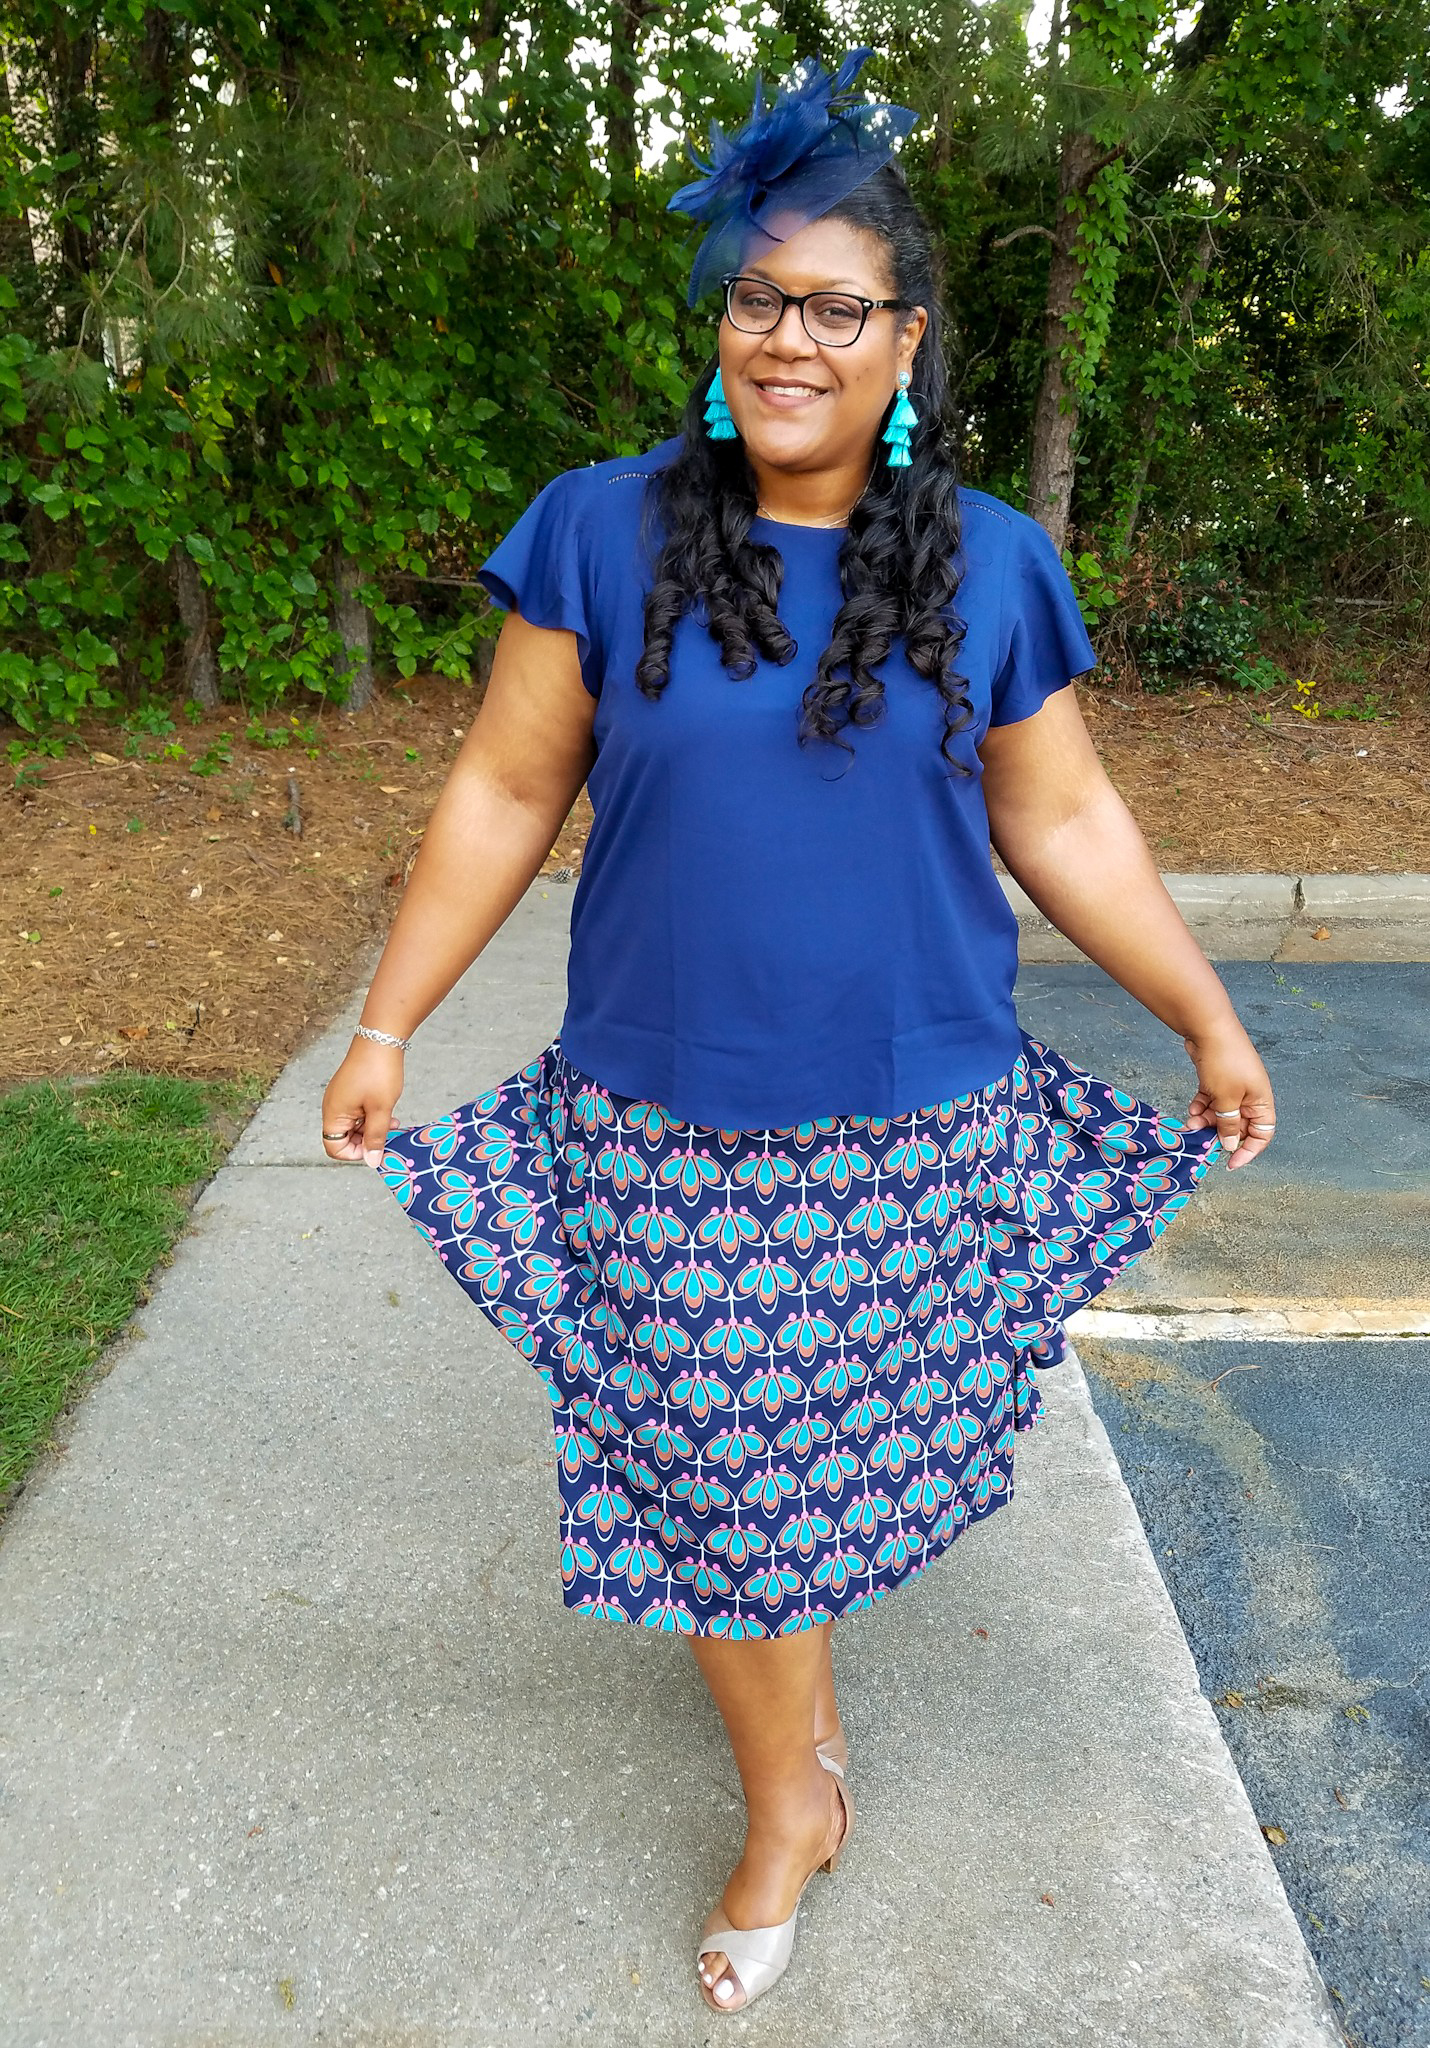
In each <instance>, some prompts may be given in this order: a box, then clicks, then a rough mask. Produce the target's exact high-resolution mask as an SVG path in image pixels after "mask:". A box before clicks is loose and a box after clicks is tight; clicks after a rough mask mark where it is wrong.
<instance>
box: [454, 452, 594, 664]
mask: <svg viewBox="0 0 1430 2048" xmlns="http://www.w3.org/2000/svg"><path fill="white" fill-rule="evenodd" d="M579 480H580V472H579V471H577V470H565V471H563V473H562V474H561V475H560V476H556V477H553V478H552V479H551V482H550V483H549V484H548V485H547V486H546V488H545V490H543V491H541V492H539V493H538V495H537V496H536V497H535V498H533V499H532V501H531V503H530V504H529V505H528V506H527V508H526V510H525V511H524V512H523V513H522V515H521V517H520V519H518V520H517V522H516V524H515V526H513V527H512V529H511V531H510V532H509V533H508V534H507V536H506V538H505V540H503V541H502V542H500V544H499V545H498V546H497V547H496V548H494V549H493V551H492V553H491V554H489V555H488V556H487V559H486V560H485V562H483V563H482V565H481V567H480V568H479V569H478V570H477V580H478V582H479V583H480V584H481V585H482V587H483V589H485V590H486V591H487V592H488V594H489V595H490V596H491V598H492V600H493V602H494V603H496V604H499V605H500V606H501V607H502V609H503V611H515V612H517V613H519V614H520V616H521V617H522V618H523V619H525V620H527V621H528V623H529V624H531V625H533V626H552V627H556V628H558V629H559V630H561V631H564V632H567V633H574V634H575V635H576V640H577V645H578V647H579V649H580V655H581V679H582V681H583V682H584V683H585V685H586V688H587V689H588V690H589V691H590V692H591V695H592V696H593V697H599V696H600V694H601V668H602V663H601V650H600V646H599V635H598V633H597V631H596V627H595V607H594V605H593V603H592V595H593V589H594V569H593V564H592V562H591V551H590V547H589V545H588V542H587V535H586V522H585V520H584V518H583V516H582V506H581V503H580V500H579V497H578V485H579Z"/></svg>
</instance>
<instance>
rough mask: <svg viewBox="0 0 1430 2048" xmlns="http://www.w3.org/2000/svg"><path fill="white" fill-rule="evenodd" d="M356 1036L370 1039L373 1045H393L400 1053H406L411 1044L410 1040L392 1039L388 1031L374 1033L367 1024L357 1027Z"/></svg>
mask: <svg viewBox="0 0 1430 2048" xmlns="http://www.w3.org/2000/svg"><path fill="white" fill-rule="evenodd" d="M357 1036H358V1037H359V1038H370V1039H371V1040H372V1042H373V1044H374V1045H395V1046H396V1047H397V1048H398V1050H399V1051H400V1052H406V1050H407V1048H408V1046H409V1045H411V1043H412V1040H411V1039H410V1038H394V1037H393V1035H392V1033H391V1032H390V1031H374V1030H372V1029H371V1027H370V1026H369V1025H367V1024H359V1025H358V1027H357Z"/></svg>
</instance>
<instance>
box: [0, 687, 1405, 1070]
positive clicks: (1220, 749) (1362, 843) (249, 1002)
mask: <svg viewBox="0 0 1430 2048" xmlns="http://www.w3.org/2000/svg"><path fill="white" fill-rule="evenodd" d="M479 702H480V690H479V688H476V687H473V688H463V687H462V686H460V685H456V684H452V683H447V682H442V681H437V680H424V681H420V682H415V683H412V684H408V685H405V686H404V687H403V689H402V691H401V692H391V691H390V692H388V693H386V694H384V695H383V696H382V697H381V698H380V699H379V701H378V702H377V704H376V705H375V706H374V707H373V709H372V710H370V711H368V712H365V713H363V714H361V715H360V716H358V717H348V716H347V715H345V714H343V713H340V712H327V713H326V714H324V715H322V716H321V717H318V718H316V719H315V720H314V732H313V744H314V745H315V746H316V754H312V753H310V752H309V751H308V749H307V747H306V746H305V745H301V744H290V745H289V746H287V747H284V748H268V747H255V746H253V745H251V744H248V743H246V742H245V740H244V737H243V734H244V724H245V721H244V719H243V717H242V716H241V715H236V714H235V712H234V711H233V710H231V709H230V710H228V711H227V713H226V714H221V715H218V716H215V717H212V718H208V719H206V720H205V721H204V722H203V723H202V724H200V725H197V726H190V725H187V724H185V723H183V722H181V723H180V727H179V731H178V732H177V733H176V734H174V735H172V736H170V737H169V744H174V743H181V744H182V746H183V749H184V754H183V757H182V758H170V757H169V756H168V755H167V754H166V752H165V745H166V742H165V740H164V739H160V738H155V739H140V740H139V741H137V742H136V741H135V740H133V739H130V738H128V737H127V736H126V735H125V734H124V733H123V732H120V731H117V729H116V728H115V727H114V726H113V725H109V724H104V723H100V722H97V721H96V722H95V723H94V724H92V725H88V726H85V727H83V728H82V729H81V731H80V733H79V735H78V738H77V741H76V743H75V744H73V745H72V746H71V747H70V749H69V751H68V753H67V754H66V755H65V757H64V758H63V759H61V760H56V761H46V762H42V763H39V764H37V767H36V769H35V770H33V771H31V772H33V773H37V774H38V778H39V779H38V780H35V781H29V782H28V783H27V785H26V786H22V787H20V788H17V789H11V790H7V791H6V792H5V794H4V795H3V797H0V806H3V816H4V833H3V842H0V892H2V893H3V903H4V909H3V919H4V922H3V925H0V1008H3V1010H4V1013H5V1018H6V1029H5V1042H4V1051H3V1067H4V1071H5V1072H6V1073H7V1074H8V1075H10V1076H12V1077H15V1078H19V1077H30V1076H38V1075H46V1074H93V1073H102V1072H109V1071H116V1070H122V1069H124V1068H133V1069H135V1070H139V1071H144V1072H150V1073H156V1072H157V1073H186V1074H199V1075H213V1076H224V1077H236V1078H242V1079H244V1080H246V1081H248V1082H250V1083H254V1082H256V1083H259V1084H262V1083H264V1082H266V1081H267V1080H269V1079H271V1077H272V1076H273V1075H274V1074H275V1073H276V1072H277V1070H278V1068H279V1067H280V1066H281V1065H282V1063H283V1061H284V1060H285V1059H286V1058H287V1057H288V1055H289V1054H290V1053H291V1052H292V1051H293V1049H294V1048H295V1046H296V1045H297V1044H298V1042H299V1040H300V1039H301V1038H302V1037H303V1036H304V1035H305V1033H306V1032H307V1031H308V1030H309V1029H310V1028H312V1027H314V1026H316V1025H318V1024H321V1023H322V1022H324V1021H325V1020H326V1019H327V1018H328V1017H329V1016H331V1015H332V1013H333V1011H334V1009H335V1008H336V1007H337V1006H338V1004H339V1003H340V1002H341V1001H342V1000H343V998H344V997H345V996H346V995H347V993H348V992H349V990H350V988H351V986H352V979H353V974H354V971H355V970H354V963H355V961H356V960H357V959H358V958H359V957H360V955H361V953H362V951H363V949H364V947H365V946H366V945H367V944H368V943H369V942H371V941H372V940H374V939H376V938H378V937H379V936H380V934H381V933H382V931H383V930H384V929H385V928H386V925H387V923H388V920H389V919H390V917H391V914H392V911H393V910H394V908H395V907H396V904H397V902H398V900H399V899H400V896H401V891H402V885H403V882H404V879H405V876H406V873H407V871H408V869H409V867H410V865H411V861H412V857H413V855H414V853H415V851H416V848H417V845H418V843H419V841H420V839H421V835H422V831H423V828H424V825H425V822H426V819H427V816H428V814H429V813H430V811H431V808H432V805H433V803H434V802H435V801H436V798H437V794H438V792H439V790H440V788H441V786H442V783H443V781H444V779H445V777H446V774H447V770H448V768H449V767H450V765H451V761H452V759H453V757H454V755H455V753H456V751H457V747H458V745H459V743H460V738H461V735H462V733H463V732H465V730H466V728H467V726H468V725H469V724H470V722H471V719H472V717H473V715H474V714H475V712H476V709H477V706H478V704H479ZM1083 704H1084V708H1085V710H1086V713H1087V717H1088V723H1089V725H1090V727H1091V729H1092V732H1093V734H1094V737H1095V738H1096V740H1097V744H1098V746H1099V749H1100V750H1101V752H1102V754H1103V757H1104V759H1105V760H1106V762H1107V765H1108V768H1109V771H1110V773H1111V774H1112V776H1113V779H1114V780H1115V781H1116V782H1117V784H1118V786H1119V788H1120V789H1121V790H1122V791H1123V794H1124V795H1125V796H1126V798H1127V800H1128V802H1129V803H1130V805H1131V807H1132V809H1133V811H1134V813H1135V814H1136V816H1137V818H1138V821H1139V823H1140V824H1141V826H1142V828H1143V830H1144V831H1145V832H1146V833H1147V836H1148V838H1149V840H1150V841H1151V844H1152V847H1153V850H1154V852H1155V853H1156V855H1157V858H1158V861H1159V863H1160V865H1161V866H1162V867H1164V868H1167V869H1175V870H1182V871H1188V870H1197V869H1202V870H1206V869H1213V870H1215V869H1232V870H1242V871H1245V870H1256V869H1265V870H1271V871H1278V872H1292V873H1299V872H1326V871H1331V870H1341V871H1344V872H1348V873H1349V872H1364V871H1368V870H1379V869H1390V870H1397V869H1407V868H1409V869H1423V870H1430V767H1427V741H1430V711H1427V708H1426V706H1425V705H1424V704H1423V703H1422V702H1420V700H1419V699H1418V698H1415V697H1412V696H1411V695H1410V694H1409V693H1408V692H1407V693H1405V695H1404V697H1403V698H1402V700H1401V708H1400V712H1399V716H1398V717H1397V718H1396V719H1394V720H1380V721H1377V722H1374V723H1359V722H1355V721H1347V722H1344V723H1336V722H1333V721H1331V720H1329V719H1326V718H1322V719H1321V720H1319V721H1317V722H1315V723H1312V722H1310V721H1307V720H1304V719H1301V718H1298V717H1296V716H1295V715H1294V713H1293V712H1291V711H1290V710H1289V709H1288V708H1286V707H1282V706H1276V705H1273V706H1272V707H1271V709H1270V712H1269V723H1267V722H1263V720H1265V719H1266V718H1267V717H1268V713H1267V712H1266V710H1265V708H1264V706H1263V705H1262V704H1261V703H1259V702H1258V701H1257V700H1254V699H1253V700H1248V699H1242V698H1236V697H1231V696H1227V695H1222V694H1217V693H1212V692H1205V693H1191V694H1188V695H1182V696H1177V697H1165V698H1162V697H1152V696H1148V695H1138V694H1131V695H1125V696H1124V695H1120V694H1119V693H1118V692H1117V691H1116V690H1108V689H1087V690H1084V692H1083ZM268 723H269V725H270V727H271V728H272V729H273V731H274V732H277V731H279V730H280V729H282V728H283V727H284V726H285V724H286V723H287V721H286V720H285V719H284V718H283V717H281V716H280V715H279V714H276V713H275V714H272V715H271V716H270V718H269V721H268ZM225 733H226V734H228V735H230V740H229V742H228V747H229V751H230V753H231V759H230V760H229V761H228V762H227V763H223V762H221V761H218V762H217V763H216V764H215V758H214V750H215V748H216V744H217V743H219V742H220V738H221V735H223V734H225ZM126 746H129V747H135V746H137V751H136V752H135V753H134V754H133V756H132V757H126V755H125V748H126ZM217 751H218V753H220V754H221V752H222V746H221V745H220V746H218V748H217ZM205 760H208V761H209V762H210V764H211V765H213V772H212V773H210V774H206V775H200V774H195V773H194V772H193V770H194V764H195V763H196V762H203V761H205ZM290 777H292V778H293V783H294V784H295V785H296V793H297V800H298V801H297V813H296V819H295V816H294V807H293V803H292V785H290ZM590 815H591V814H590V807H589V804H588V802H587V800H586V797H585V795H584V794H583V795H582V797H581V798H580V799H579V801H578V802H577V804H576V806H575V808H574V809H573V811H572V813H571V816H570V817H569V819H568V820H567V822H566V824H565V826H564V827H563V828H562V831H561V833H560V835H559V837H558V839H557V843H556V845H555V846H554V847H553V849H552V851H551V854H550V855H549V856H548V858H547V860H546V862H545V863H544V865H543V869H542V872H543V874H546V875H549V876H552V877H553V878H554V877H556V876H557V875H559V874H560V872H561V871H562V870H563V869H565V870H568V871H570V874H571V876H572V878H574V874H575V872H576V871H579V868H580V865H581V856H582V851H583V849H584V846H585V840H586V833H587V830H588V828H589V824H590ZM294 822H300V823H301V826H302V830H301V833H298V832H295V831H294V830H292V829H291V827H292V824H293V823H294ZM557 886H560V884H559V883H558V884H557Z"/></svg>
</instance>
